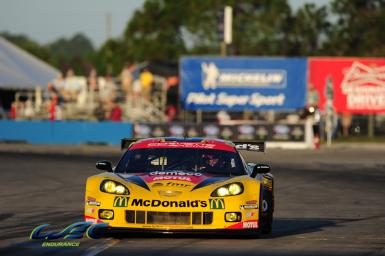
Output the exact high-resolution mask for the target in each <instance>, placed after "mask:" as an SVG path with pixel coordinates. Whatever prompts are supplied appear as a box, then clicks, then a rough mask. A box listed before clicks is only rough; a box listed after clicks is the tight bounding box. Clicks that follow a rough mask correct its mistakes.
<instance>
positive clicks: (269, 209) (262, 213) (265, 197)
mask: <svg viewBox="0 0 385 256" xmlns="http://www.w3.org/2000/svg"><path fill="white" fill-rule="evenodd" d="M273 212H274V204H273V194H272V192H270V191H268V190H266V189H264V188H263V187H262V186H261V191H260V199H259V229H260V231H261V233H262V234H270V233H271V230H272V228H273Z"/></svg>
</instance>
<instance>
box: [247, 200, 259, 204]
mask: <svg viewBox="0 0 385 256" xmlns="http://www.w3.org/2000/svg"><path fill="white" fill-rule="evenodd" d="M246 204H258V201H257V200H249V201H246Z"/></svg>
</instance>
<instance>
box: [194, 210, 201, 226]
mask: <svg viewBox="0 0 385 256" xmlns="http://www.w3.org/2000/svg"><path fill="white" fill-rule="evenodd" d="M192 224H193V225H200V224H202V213H201V212H193V213H192Z"/></svg>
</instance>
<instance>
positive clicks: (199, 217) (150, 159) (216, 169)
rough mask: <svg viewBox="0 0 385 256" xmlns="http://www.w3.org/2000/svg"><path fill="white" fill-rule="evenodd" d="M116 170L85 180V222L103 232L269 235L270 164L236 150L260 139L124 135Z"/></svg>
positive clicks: (102, 164)
mask: <svg viewBox="0 0 385 256" xmlns="http://www.w3.org/2000/svg"><path fill="white" fill-rule="evenodd" d="M122 145H123V147H124V148H125V149H127V151H126V152H125V154H124V155H123V157H122V158H121V159H120V161H119V163H118V164H117V165H116V167H115V168H112V165H111V163H110V162H108V161H99V162H97V163H96V167H97V168H98V169H101V170H105V171H106V172H103V173H101V174H98V175H95V176H91V177H89V178H88V179H87V185H86V193H85V209H84V215H85V220H86V221H91V222H94V223H99V222H108V223H109V227H108V231H127V232H136V231H140V232H143V231H146V232H147V231H150V232H161V233H174V232H182V233H195V232H202V233H203V232H205V233H207V232H209V233H210V232H212V233H221V232H222V233H231V234H234V233H242V234H258V233H270V232H271V229H272V222H273V211H274V186H273V183H274V182H273V175H272V174H271V173H270V166H269V165H266V164H255V163H254V164H253V163H249V164H246V163H245V161H244V160H243V158H242V156H241V155H240V154H239V151H238V150H250V151H256V152H262V151H264V148H265V144H264V143H263V142H254V143H249V142H240V143H236V142H235V143H232V142H229V141H224V140H217V139H205V138H151V139H142V140H138V141H134V142H133V141H132V140H128V139H123V140H122Z"/></svg>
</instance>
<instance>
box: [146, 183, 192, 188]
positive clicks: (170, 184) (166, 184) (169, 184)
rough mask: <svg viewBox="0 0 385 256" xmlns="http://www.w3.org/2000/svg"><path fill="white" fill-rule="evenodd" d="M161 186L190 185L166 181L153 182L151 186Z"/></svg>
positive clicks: (177, 186) (176, 186)
mask: <svg viewBox="0 0 385 256" xmlns="http://www.w3.org/2000/svg"><path fill="white" fill-rule="evenodd" d="M163 186H165V187H174V188H187V187H190V186H191V185H188V184H183V183H177V182H167V183H160V182H155V183H154V184H153V185H152V186H151V187H153V188H156V187H163Z"/></svg>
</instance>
